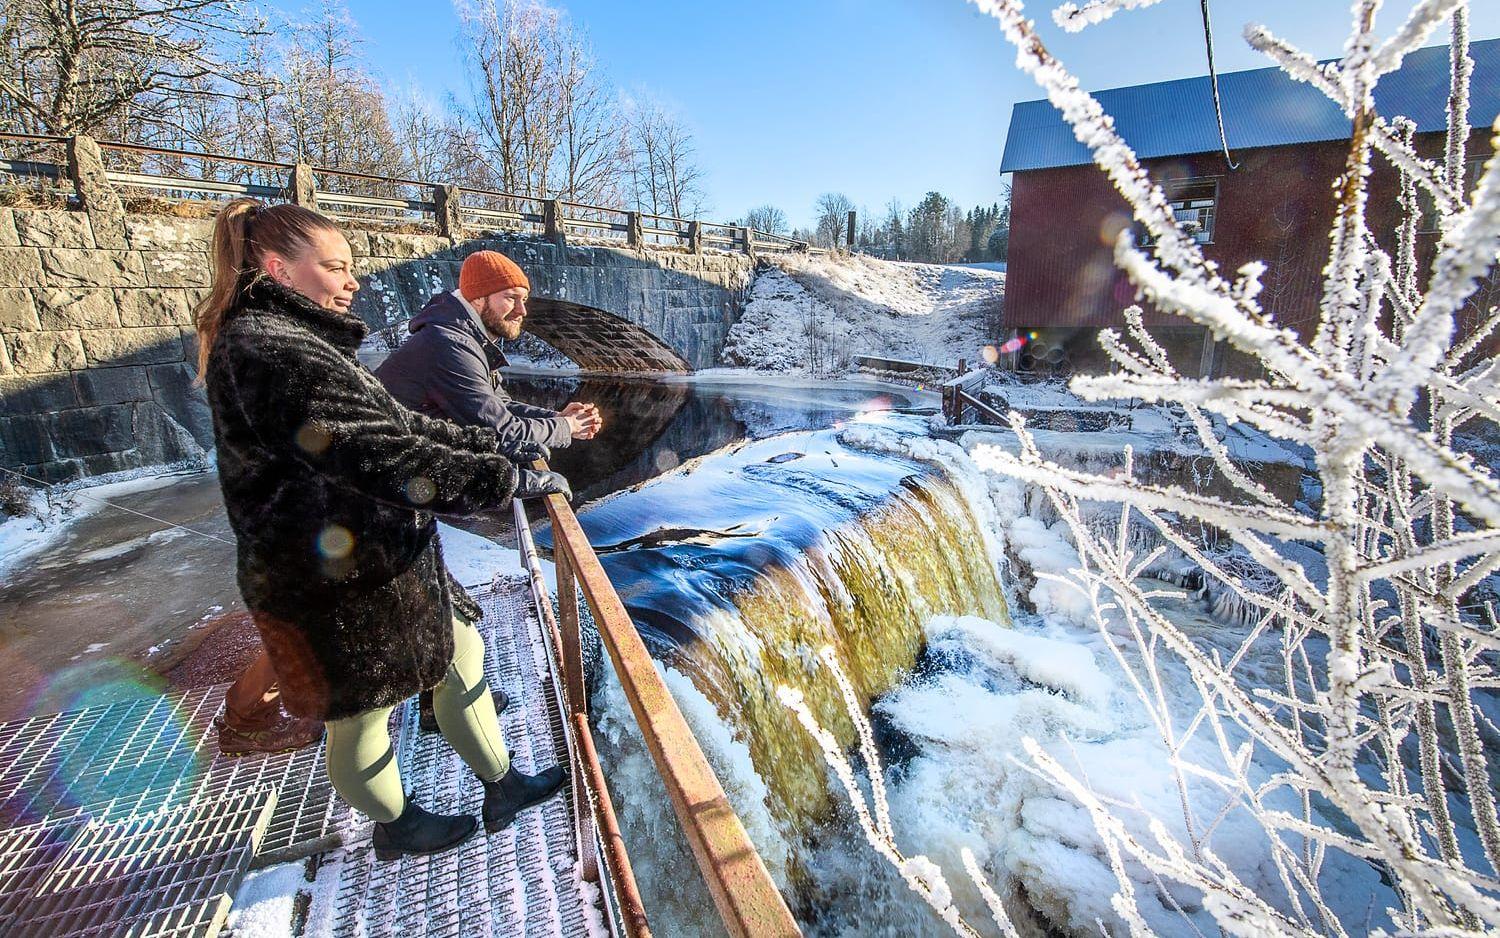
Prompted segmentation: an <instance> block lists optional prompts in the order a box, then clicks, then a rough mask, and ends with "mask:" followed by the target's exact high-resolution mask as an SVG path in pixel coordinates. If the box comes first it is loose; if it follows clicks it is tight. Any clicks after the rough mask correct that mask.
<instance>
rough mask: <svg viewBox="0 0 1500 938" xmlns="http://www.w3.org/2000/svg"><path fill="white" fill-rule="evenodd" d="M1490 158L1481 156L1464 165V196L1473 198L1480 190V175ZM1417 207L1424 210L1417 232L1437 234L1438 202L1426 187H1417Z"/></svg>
mask: <svg viewBox="0 0 1500 938" xmlns="http://www.w3.org/2000/svg"><path fill="white" fill-rule="evenodd" d="M1487 159H1489V157H1485V156H1480V157H1475V158H1473V159H1471V160H1468V161H1467V162H1465V163H1464V195H1465V196H1472V195H1473V194H1474V190H1475V189H1478V188H1479V174H1480V172H1481V171H1483V169H1484V161H1485V160H1487ZM1417 207H1418V208H1420V209H1421V210H1422V217H1421V219H1420V220H1418V222H1417V231H1419V232H1421V233H1422V234H1436V233H1437V230H1438V213H1437V200H1436V199H1434V198H1433V197H1432V193H1431V192H1429V191H1428V190H1427V187H1426V186H1417Z"/></svg>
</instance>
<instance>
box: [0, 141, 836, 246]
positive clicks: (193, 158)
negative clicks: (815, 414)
mask: <svg viewBox="0 0 1500 938" xmlns="http://www.w3.org/2000/svg"><path fill="white" fill-rule="evenodd" d="M73 139H76V138H69V137H55V136H44V135H38V134H13V133H6V134H0V142H8V143H10V144H11V148H12V149H15V148H20V149H23V150H30V151H39V150H43V149H46V148H48V147H56V146H57V145H59V144H67V143H68V142H69V141H70V140H73ZM97 142H98V146H99V149H100V150H101V151H104V152H106V153H112V154H117V155H122V157H121V158H122V159H128V161H129V164H130V165H128V166H126V167H124V168H117V169H108V170H107V172H106V176H107V178H108V180H109V182H110V183H111V184H112V185H114V186H116V187H119V188H122V189H125V190H129V191H132V192H144V193H151V194H158V195H161V196H164V197H168V198H203V197H208V198H211V199H223V198H237V197H240V196H249V197H251V198H257V199H265V200H268V201H288V202H295V203H297V204H299V205H307V206H308V207H310V208H317V209H319V210H320V211H323V212H325V213H326V214H328V215H331V216H333V217H335V218H338V219H340V220H342V221H346V222H354V223H374V224H377V225H394V226H413V227H417V228H419V229H422V230H425V231H430V232H432V233H435V234H438V235H441V236H444V237H449V238H463V237H464V236H465V234H464V232H465V229H468V228H473V229H476V230H480V231H483V230H502V231H504V230H514V231H539V232H540V233H541V234H543V235H544V236H546V237H549V238H553V239H555V240H558V241H562V240H563V239H565V238H566V237H567V236H568V234H569V233H582V234H584V235H585V236H587V237H589V238H593V239H603V240H614V241H620V242H623V243H624V244H625V245H627V246H629V247H635V248H639V247H650V246H683V247H687V248H688V249H689V250H691V251H693V252H695V253H698V252H701V251H702V250H703V249H704V248H705V247H712V248H716V249H721V250H737V251H744V252H745V253H747V254H754V253H755V252H757V251H799V252H806V253H813V254H824V253H827V251H826V249H824V248H819V247H814V246H812V245H810V244H808V243H807V242H806V241H796V240H793V239H791V238H785V237H782V236H780V235H773V234H767V233H766V232H763V231H755V230H753V229H751V228H747V227H744V226H742V225H732V224H721V223H718V222H705V221H700V220H698V219H688V218H678V217H675V216H672V215H666V214H658V213H651V212H642V211H632V210H628V209H623V208H619V207H613V206H605V205H590V204H588V203H584V202H572V201H568V200H565V199H543V198H538V197H535V196H526V195H517V194H515V193H509V192H501V191H499V190H495V189H483V188H476V187H471V186H456V185H450V184H445V183H438V182H432V181H425V180H417V179H402V178H399V177H394V176H378V175H373V174H370V173H359V172H352V171H350V170H343V169H335V168H332V167H325V166H313V165H310V164H305V163H297V164H293V163H278V162H273V161H268V160H253V159H246V158H244V157H238V156H229V155H226V154H222V153H201V152H196V151H189V150H170V149H164V148H161V147H150V146H145V145H142V144H135V143H118V142H110V141H103V140H101V141H97ZM32 155H33V154H32V153H28V154H27V158H25V159H20V158H17V159H5V158H0V176H10V177H11V178H12V179H17V180H29V181H31V182H33V183H42V184H46V185H49V186H54V185H55V184H56V183H58V182H60V181H62V180H64V179H66V178H67V177H68V175H69V174H68V167H67V165H66V160H65V159H55V160H37V159H33V158H31V157H32ZM194 163H195V164H196V165H197V167H198V174H197V175H196V176H194V175H188V174H187V167H188V165H189V164H194ZM153 164H154V165H153Z"/></svg>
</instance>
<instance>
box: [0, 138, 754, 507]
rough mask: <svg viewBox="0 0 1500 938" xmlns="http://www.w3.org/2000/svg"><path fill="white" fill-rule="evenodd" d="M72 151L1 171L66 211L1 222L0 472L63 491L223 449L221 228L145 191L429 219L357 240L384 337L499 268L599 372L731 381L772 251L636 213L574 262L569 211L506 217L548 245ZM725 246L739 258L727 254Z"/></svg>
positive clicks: (430, 207) (743, 235) (450, 202)
mask: <svg viewBox="0 0 1500 938" xmlns="http://www.w3.org/2000/svg"><path fill="white" fill-rule="evenodd" d="M57 143H58V146H59V147H60V148H62V147H65V149H66V156H65V157H64V158H62V159H59V160H58V161H57V162H55V163H43V162H22V161H18V160H5V159H0V175H4V174H5V173H7V172H9V173H10V174H12V175H19V174H25V175H29V176H30V177H32V178H33V179H36V180H40V181H41V185H42V189H43V191H44V193H45V192H46V191H50V192H51V196H50V197H48V198H42V199H40V200H39V201H40V202H41V203H42V204H43V205H46V206H48V207H39V208H20V207H14V208H0V466H5V467H8V468H13V469H18V470H20V471H22V472H25V473H27V474H28V475H31V476H35V477H37V478H41V479H45V480H47V481H57V480H63V479H68V478H75V477H79V476H90V475H98V474H102V473H109V472H115V471H120V470H125V469H131V468H135V467H137V466H145V465H155V464H162V463H172V462H178V461H183V460H191V459H201V458H202V457H203V456H204V454H205V452H206V451H207V450H208V448H210V447H211V446H212V443H213V434H212V425H211V422H210V419H209V414H208V409H207V405H206V403H205V401H204V397H203V394H202V392H201V390H199V389H196V388H194V387H193V384H192V382H193V374H194V366H193V364H192V363H193V362H195V361H196V337H195V333H194V330H193V327H192V313H191V310H192V309H193V307H194V305H195V304H196V302H197V301H198V300H199V299H200V298H201V297H202V295H203V293H204V292H205V288H206V287H207V286H208V278H209V263H208V250H209V237H210V231H211V228H212V221H211V219H209V218H185V217H178V215H177V214H175V212H174V211H173V210H172V209H171V208H169V209H168V211H167V212H165V213H164V212H163V211H162V205H161V201H162V200H160V199H155V200H148V201H147V202H146V203H145V204H144V206H143V204H141V203H138V202H137V201H136V200H132V199H130V198H128V197H126V198H122V193H128V192H130V191H136V190H131V189H128V188H127V187H128V186H143V185H147V184H151V185H155V186H156V187H157V188H158V189H161V188H166V189H170V190H172V191H173V192H178V190H185V191H188V192H204V191H212V192H215V193H217V194H219V195H223V194H249V195H258V196H261V197H266V198H277V197H280V198H285V197H286V194H287V193H288V192H289V191H290V192H293V193H294V194H295V195H296V198H295V201H299V202H304V201H305V202H312V203H313V204H318V205H319V207H321V208H323V209H324V210H325V211H338V210H340V209H344V210H345V211H347V210H348V207H349V206H351V205H354V206H361V205H364V206H368V205H371V204H374V205H376V206H377V207H381V206H385V207H389V206H392V205H395V206H398V207H399V206H407V207H410V208H413V209H414V210H418V211H421V212H425V213H426V217H427V219H428V222H429V224H428V225H427V227H429V228H435V229H436V230H437V232H438V233H437V234H398V233H392V232H391V231H390V230H389V229H387V230H375V229H374V228H373V227H371V228H368V229H361V228H360V227H358V222H357V221H355V220H352V219H351V220H349V221H348V222H347V226H346V231H347V232H348V234H349V237H350V243H351V247H352V248H353V253H354V255H355V262H356V268H357V273H358V274H359V276H360V281H361V290H360V293H359V295H358V297H357V303H356V310H357V312H358V313H359V314H360V315H361V316H362V317H363V318H364V319H365V320H366V321H367V322H369V323H370V324H371V325H372V326H376V327H380V326H384V325H386V324H388V323H392V322H396V321H399V320H401V319H404V318H407V317H409V316H411V315H413V314H415V313H416V312H417V311H418V310H419V309H420V308H421V307H422V305H423V304H424V303H425V302H426V300H427V299H428V298H429V297H430V296H431V295H433V294H435V293H437V292H440V291H443V290H450V289H453V288H454V287H455V286H456V284H457V280H458V270H459V267H460V265H461V264H462V262H463V259H464V258H465V257H467V256H468V255H469V254H471V253H473V252H474V251H478V250H483V249H494V250H498V251H500V252H502V253H504V254H506V255H508V256H509V257H511V258H512V259H513V260H515V261H516V262H518V263H519V264H520V265H521V266H522V267H523V268H524V269H525V270H526V272H527V274H528V276H529V277H530V278H531V281H532V285H533V297H534V302H533V304H532V312H531V315H530V316H529V317H528V320H527V329H528V331H531V332H533V333H534V334H535V335H537V336H538V337H539V338H541V339H543V340H544V341H546V342H548V343H549V344H551V345H552V346H554V347H555V348H557V349H558V350H559V351H561V352H562V353H564V354H565V355H567V356H569V357H570V358H572V359H573V360H574V361H575V362H577V363H578V364H579V365H580V366H581V367H582V368H583V369H585V370H587V371H600V372H620V371H630V372H639V371H690V370H693V369H698V368H705V367H710V366H712V365H714V364H716V363H717V362H718V359H719V354H720V351H721V349H722V348H723V345H724V342H725V339H726V337H727V336H728V334H729V330H730V327H731V326H733V325H734V323H735V322H736V321H737V319H738V318H739V316H740V313H741V312H742V310H743V306H744V300H745V296H746V293H747V291H748V288H749V285H750V281H751V279H752V276H753V273H754V268H755V260H754V254H753V249H754V248H755V247H757V246H758V241H757V236H756V234H755V233H753V232H750V231H748V230H747V229H734V228H729V227H728V226H705V225H703V224H701V223H699V222H691V223H683V224H685V225H686V227H682V228H679V227H678V225H677V223H678V222H680V221H681V220H671V222H670V224H671V225H672V229H671V233H672V234H677V233H680V234H681V235H682V238H681V239H680V241H681V242H682V243H680V244H676V245H670V246H659V245H653V244H650V243H648V240H647V238H646V237H643V236H642V230H643V222H642V220H641V218H640V217H639V216H637V215H636V213H633V212H632V213H620V214H621V215H623V216H625V217H626V218H627V221H626V223H625V224H623V225H614V226H613V227H614V228H615V229H616V230H620V229H625V230H626V231H627V232H628V234H627V236H626V237H624V238H621V239H620V240H619V241H617V242H614V243H612V244H582V243H574V242H572V241H570V240H569V237H568V235H569V220H568V218H567V217H566V216H565V209H564V207H563V203H560V202H552V203H546V204H545V205H544V206H543V211H542V212H541V213H540V214H537V215H525V214H517V213H514V212H509V213H507V212H501V211H490V212H488V213H487V214H488V216H491V217H499V216H505V217H506V218H507V220H509V219H520V220H521V221H522V222H535V224H532V227H533V228H534V229H539V230H538V231H536V233H533V234H519V233H508V234H496V233H493V232H489V231H485V230H483V226H481V225H475V224H472V223H473V222H474V221H475V220H476V218H478V220H483V219H484V216H485V215H486V213H485V212H484V211H482V210H478V209H476V210H474V213H475V215H473V216H469V217H468V218H467V219H466V220H467V221H468V222H470V224H467V225H466V224H463V223H461V222H460V217H459V215H458V211H457V208H456V205H457V196H456V194H455V193H456V190H454V189H453V187H449V186H443V187H433V198H432V200H431V201H414V200H409V199H404V200H403V199H390V198H387V199H379V198H372V197H365V196H353V195H345V196H338V195H333V194H330V193H322V192H313V191H312V189H311V185H310V183H307V184H304V183H306V179H305V178H304V177H308V176H310V172H309V171H308V168H307V167H301V166H299V167H296V168H295V169H294V170H293V171H292V173H291V174H290V180H289V182H288V184H287V185H286V186H284V187H268V186H256V185H251V184H245V183H236V184H233V185H232V186H231V185H229V184H222V183H210V182H209V181H205V180H198V181H193V180H186V179H180V178H177V179H166V180H165V181H164V180H163V179H162V178H161V177H146V176H142V175H140V174H139V173H129V172H123V171H120V170H115V169H109V168H107V166H106V163H105V160H104V159H103V156H102V154H101V149H100V147H99V145H98V144H96V143H95V142H94V141H92V140H89V139H88V138H70V139H68V140H66V141H58V142H57ZM68 183H71V185H68ZM49 185H50V186H51V189H50V190H48V189H47V187H48V186H49ZM210 186H219V189H223V190H225V191H224V192H220V191H219V189H211V188H209V187H210ZM178 194H179V196H180V192H178ZM49 198H50V201H49ZM341 200H342V201H341ZM200 204H201V203H200ZM134 207H149V208H152V209H154V210H155V212H154V213H136V212H132V211H130V210H129V209H130V208H134ZM205 214H206V213H205ZM434 216H435V217H436V219H437V223H436V224H435V225H433V224H431V220H432V218H433V217H434ZM589 224H590V223H588V222H583V221H580V222H577V225H578V226H580V227H582V228H584V229H585V230H586V229H587V227H588V225H589ZM650 224H654V225H663V224H668V222H664V221H656V222H650ZM594 226H595V227H600V226H599V225H597V224H595V225H594ZM604 227H610V226H604ZM713 228H717V229H719V232H718V234H717V236H716V235H714V234H713V233H711V229H713ZM645 230H646V231H647V232H652V231H657V230H659V229H655V228H645ZM656 237H657V240H661V238H660V237H659V235H658V236H656ZM736 239H737V240H736ZM720 245H727V246H728V249H727V250H715V247H717V246H720ZM778 246H779V245H778Z"/></svg>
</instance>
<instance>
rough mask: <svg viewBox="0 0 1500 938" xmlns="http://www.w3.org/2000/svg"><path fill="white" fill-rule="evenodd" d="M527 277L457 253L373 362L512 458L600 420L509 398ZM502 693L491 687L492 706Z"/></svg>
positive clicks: (427, 727) (496, 262) (418, 403)
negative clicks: (403, 332) (508, 349)
mask: <svg viewBox="0 0 1500 938" xmlns="http://www.w3.org/2000/svg"><path fill="white" fill-rule="evenodd" d="M530 295H531V281H530V280H528V279H527V277H526V274H525V272H523V271H522V270H521V268H520V267H519V266H517V264H516V263H515V262H514V261H512V260H511V259H510V258H508V257H506V256H505V255H504V254H501V253H500V252H498V251H479V252H477V253H474V254H471V255H469V256H468V258H466V259H465V260H464V264H463V267H462V268H461V269H460V270H459V274H458V289H457V290H454V291H452V292H450V293H439V294H438V295H437V296H434V297H433V298H432V299H430V300H428V301H427V305H426V306H423V307H422V311H421V312H420V313H418V314H417V315H416V316H414V317H412V320H411V322H410V323H409V324H408V326H407V329H408V330H409V331H410V333H411V336H410V338H408V339H407V340H406V341H405V342H403V343H402V344H401V346H400V347H399V348H397V349H396V350H395V351H394V352H392V353H391V354H390V357H389V358H387V359H386V360H385V361H384V362H382V363H381V365H380V367H379V368H377V369H376V370H375V377H377V378H379V379H380V380H381V382H382V383H383V384H385V386H386V388H387V390H389V391H390V392H391V396H392V397H394V398H396V400H398V401H400V402H401V403H402V404H405V405H406V406H407V407H409V408H411V409H412V410H415V411H418V412H420V413H423V414H426V415H428V416H429V417H440V418H442V419H445V420H451V421H453V422H454V423H457V424H462V425H465V426H487V427H491V428H493V429H494V431H495V433H496V435H497V436H498V437H499V439H500V449H501V451H502V452H505V453H508V454H510V455H511V456H512V457H513V458H515V459H517V460H518V461H529V460H534V459H546V458H548V457H549V456H550V455H551V452H550V451H551V450H553V449H556V448H557V447H560V446H567V445H569V444H570V443H572V442H573V441H574V440H588V439H592V438H593V437H594V436H595V434H597V433H598V432H599V429H600V427H601V426H602V425H603V422H602V420H601V418H600V416H599V408H597V407H595V406H594V405H593V404H582V403H577V402H574V403H571V404H569V405H568V406H567V407H565V408H563V409H562V410H561V411H554V410H548V409H547V408H545V407H533V406H531V405H530V404H522V403H520V402H519V401H514V400H511V397H510V395H509V394H507V393H506V392H505V387H504V385H503V384H502V383H501V380H500V373H499V369H500V368H502V367H504V366H505V365H506V364H507V362H506V359H505V352H504V351H503V350H502V349H501V347H500V343H501V342H502V341H514V340H516V339H518V338H520V336H521V327H522V325H523V324H524V323H525V320H526V300H527V299H528V298H529V297H530ZM508 703H509V700H508V699H507V698H506V696H505V694H504V693H503V692H502V691H499V690H496V691H495V709H496V711H497V712H498V711H501V710H504V709H505V707H506V705H507V704H508ZM421 726H422V729H423V730H424V731H426V732H435V731H436V730H437V721H436V719H435V718H434V717H433V716H432V704H431V695H430V694H429V693H424V694H423V695H422V697H421Z"/></svg>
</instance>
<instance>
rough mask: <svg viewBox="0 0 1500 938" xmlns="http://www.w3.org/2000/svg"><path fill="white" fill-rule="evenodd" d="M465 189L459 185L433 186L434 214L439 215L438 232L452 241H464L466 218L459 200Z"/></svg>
mask: <svg viewBox="0 0 1500 938" xmlns="http://www.w3.org/2000/svg"><path fill="white" fill-rule="evenodd" d="M462 194H463V190H461V189H459V187H458V186H452V185H446V184H445V185H439V186H433V187H432V204H433V214H434V215H436V216H437V230H438V234H440V235H442V236H443V237H445V238H448V239H449V240H452V241H462V240H463V236H464V219H463V215H462V214H461V213H460V211H459V200H460V199H461V198H462Z"/></svg>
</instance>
